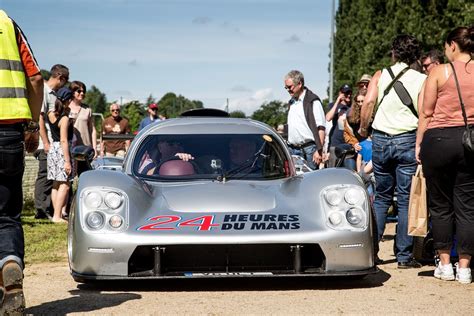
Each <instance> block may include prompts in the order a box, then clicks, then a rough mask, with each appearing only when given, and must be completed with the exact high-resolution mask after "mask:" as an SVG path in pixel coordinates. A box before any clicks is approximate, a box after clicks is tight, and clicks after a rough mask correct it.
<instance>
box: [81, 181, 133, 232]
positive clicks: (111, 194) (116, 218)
mask: <svg viewBox="0 0 474 316" xmlns="http://www.w3.org/2000/svg"><path fill="white" fill-rule="evenodd" d="M79 199H80V201H79V205H80V207H79V210H78V214H79V216H78V218H79V219H80V222H81V226H82V228H83V229H84V230H86V231H88V232H91V233H97V234H103V233H120V232H122V231H124V230H126V229H127V228H128V224H129V222H128V221H129V215H128V214H129V199H128V195H127V193H125V191H123V190H120V189H118V188H113V187H105V186H96V187H89V188H87V189H84V190H82V191H81V193H80V194H79Z"/></svg>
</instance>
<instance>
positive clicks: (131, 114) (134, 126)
mask: <svg viewBox="0 0 474 316" xmlns="http://www.w3.org/2000/svg"><path fill="white" fill-rule="evenodd" d="M151 103H153V102H151ZM147 104H148V103H147ZM145 115H146V111H145V110H144V108H143V104H141V103H140V102H138V101H131V102H128V103H125V104H124V105H122V107H121V116H122V117H125V118H126V119H128V124H129V126H130V130H131V131H136V130H138V126H139V125H140V122H141V120H142V119H143V118H144V117H145Z"/></svg>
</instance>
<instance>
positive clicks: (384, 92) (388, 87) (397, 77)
mask: <svg viewBox="0 0 474 316" xmlns="http://www.w3.org/2000/svg"><path fill="white" fill-rule="evenodd" d="M408 69H410V67H406V68H404V69H403V70H402V71H400V73H399V74H398V75H397V76H396V77H395V78H393V72H392V69H390V67H388V68H387V71H388V73H389V74H390V76H391V77H392V78H393V80H392V82H390V83H389V84H388V86H387V88H385V90H384V91H383V96H382V99H381V100H380V102H379V103H377V107H376V109H375V113H377V110H378V108H379V107H380V104H382V101H383V99H385V96H386V95H387V94H388V93H389V92H390V90H391V89H392V87H393V85H394V84H395V82H397V80H398V79H400V78H401V77H402V76H403V74H404V73H405V72H407V71H408ZM382 71H383V70H382Z"/></svg>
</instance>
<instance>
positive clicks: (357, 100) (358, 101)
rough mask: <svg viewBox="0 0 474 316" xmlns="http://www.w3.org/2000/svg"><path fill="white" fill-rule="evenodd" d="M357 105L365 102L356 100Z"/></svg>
mask: <svg viewBox="0 0 474 316" xmlns="http://www.w3.org/2000/svg"><path fill="white" fill-rule="evenodd" d="M356 102H357V103H364V100H356Z"/></svg>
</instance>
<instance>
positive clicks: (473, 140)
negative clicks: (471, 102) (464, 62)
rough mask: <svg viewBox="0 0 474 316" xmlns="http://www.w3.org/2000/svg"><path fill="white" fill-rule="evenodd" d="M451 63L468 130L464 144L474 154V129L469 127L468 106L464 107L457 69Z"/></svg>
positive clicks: (463, 136) (463, 139)
mask: <svg viewBox="0 0 474 316" xmlns="http://www.w3.org/2000/svg"><path fill="white" fill-rule="evenodd" d="M449 64H450V65H451V68H453V75H454V80H455V81H456V89H457V90H458V96H459V102H460V103H461V110H462V117H463V119H464V124H465V125H466V130H465V131H464V133H463V134H462V145H463V146H464V149H465V150H466V152H468V153H470V154H474V135H473V133H474V130H471V129H470V128H469V125H468V124H467V115H466V108H465V107H464V102H463V100H462V96H461V88H460V87H459V81H458V76H457V75H456V70H455V69H454V66H453V63H449Z"/></svg>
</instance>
